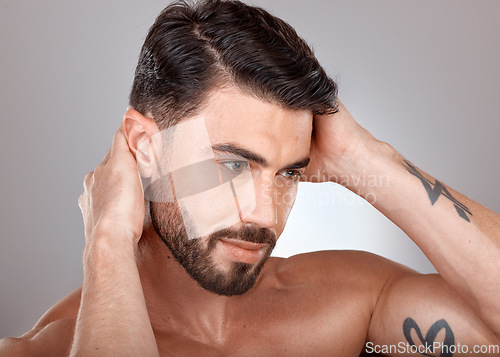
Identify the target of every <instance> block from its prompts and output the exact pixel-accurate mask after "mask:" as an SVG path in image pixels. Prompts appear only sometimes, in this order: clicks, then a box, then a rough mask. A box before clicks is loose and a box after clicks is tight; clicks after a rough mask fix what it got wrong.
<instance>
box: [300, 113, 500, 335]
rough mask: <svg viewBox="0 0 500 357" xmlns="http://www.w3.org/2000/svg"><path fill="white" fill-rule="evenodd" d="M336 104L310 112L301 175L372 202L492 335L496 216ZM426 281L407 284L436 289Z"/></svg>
mask: <svg viewBox="0 0 500 357" xmlns="http://www.w3.org/2000/svg"><path fill="white" fill-rule="evenodd" d="M339 109H340V110H339V112H338V113H336V114H334V115H333V116H321V117H316V118H315V123H314V125H315V128H314V137H313V141H312V144H311V158H312V161H311V165H310V167H308V171H307V172H306V175H307V179H308V180H309V181H315V182H318V181H320V182H321V181H334V182H337V183H340V184H342V185H344V186H346V187H347V188H349V189H350V190H352V191H353V192H355V193H357V194H359V195H360V196H362V197H364V198H365V199H367V201H368V202H370V203H372V204H373V205H374V206H375V207H376V208H377V209H378V210H379V211H381V212H382V213H383V214H384V215H385V216H387V217H388V218H389V219H390V220H391V221H393V222H394V223H395V224H397V225H398V226H399V227H400V228H401V229H402V230H403V231H404V232H405V233H407V234H408V236H409V237H410V238H411V239H412V240H413V241H415V243H416V244H417V245H418V246H419V247H420V249H422V251H423V252H424V253H425V255H426V256H427V257H428V258H429V260H430V261H431V262H432V263H433V264H434V266H435V267H436V269H437V270H438V272H439V274H440V275H441V277H442V278H443V279H444V280H445V282H446V284H447V286H449V287H450V289H452V291H454V292H456V293H458V294H459V295H460V298H461V299H463V301H465V302H466V303H467V305H468V306H469V307H470V308H471V309H472V311H474V314H476V315H477V316H478V317H479V319H480V320H481V321H483V322H484V323H485V324H486V326H487V327H488V328H489V329H490V331H491V332H493V333H495V334H496V335H497V338H498V335H499V334H500V284H499V283H498V282H499V281H500V216H499V215H498V214H496V213H494V212H492V211H490V210H488V209H487V208H485V207H483V206H481V205H480V204H478V203H476V202H474V201H472V200H470V199H468V198H467V197H465V196H463V195H461V194H460V193H458V192H456V191H454V190H452V189H451V188H449V187H447V186H445V185H444V184H442V183H440V182H439V181H437V180H435V179H433V178H432V177H430V176H429V175H427V174H425V173H423V172H422V171H421V170H419V169H417V168H416V167H415V166H414V165H412V164H411V163H410V162H409V161H407V160H405V159H404V158H403V157H402V156H401V155H399V154H398V153H397V152H396V151H395V150H394V149H393V148H392V147H391V146H390V145H388V144H386V143H383V142H380V141H378V140H376V139H375V138H374V137H373V136H371V135H370V134H369V133H368V132H367V131H366V130H365V129H363V128H361V127H360V126H359V125H358V124H357V123H356V122H355V121H354V119H353V118H352V116H351V115H350V114H349V113H348V112H347V110H346V109H345V107H344V106H343V105H342V104H341V103H340V105H339ZM373 178H376V180H374V179H373ZM373 182H378V183H380V184H379V185H374V184H373ZM397 279H399V277H398V278H397ZM438 279H440V278H438ZM431 280H432V279H429V278H427V280H426V279H423V280H422V279H420V280H419V279H417V280H414V284H417V285H421V284H423V285H424V286H427V285H432V286H434V287H436V288H437V289H438V291H439V284H437V285H436V284H435V283H434V282H431ZM395 281H396V278H395V279H394V281H393V282H394V284H392V283H391V284H389V285H390V287H391V288H388V289H386V291H392V293H393V294H395V295H398V294H399V293H400V290H399V289H402V287H403V286H405V288H408V286H407V285H405V284H406V282H405V283H404V284H403V283H401V284H399V283H398V284H396V283H395ZM399 281H400V282H401V281H402V280H399ZM442 290H443V294H444V295H443V296H448V295H449V294H448V293H445V292H444V290H446V289H444V288H443V289H442ZM379 303H381V302H379ZM392 303H394V301H392ZM399 303H400V304H405V302H403V301H399ZM442 306H443V308H446V305H445V304H442ZM455 307H456V306H455ZM437 320H438V319H436V321H437ZM402 324H403V321H401V325H402ZM497 343H498V341H497Z"/></svg>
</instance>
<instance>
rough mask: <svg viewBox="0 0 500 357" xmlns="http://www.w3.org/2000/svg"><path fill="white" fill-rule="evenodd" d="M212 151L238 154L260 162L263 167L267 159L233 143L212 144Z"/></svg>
mask: <svg viewBox="0 0 500 357" xmlns="http://www.w3.org/2000/svg"><path fill="white" fill-rule="evenodd" d="M212 150H213V151H217V152H220V153H228V154H234V155H238V156H240V157H242V158H244V159H247V160H250V161H253V162H255V163H257V164H260V165H262V166H264V167H266V166H267V165H268V163H267V160H266V159H264V158H263V157H262V156H260V155H258V154H256V153H253V152H251V151H248V150H245V149H243V148H240V147H237V146H235V145H233V144H219V145H214V146H212Z"/></svg>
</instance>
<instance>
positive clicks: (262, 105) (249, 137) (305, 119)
mask: <svg viewBox="0 0 500 357" xmlns="http://www.w3.org/2000/svg"><path fill="white" fill-rule="evenodd" d="M200 116H202V117H203V118H204V119H205V124H206V127H207V131H208V133H209V135H210V139H211V141H212V143H213V144H218V143H225V142H232V143H236V144H238V145H241V146H243V147H245V148H247V149H253V150H257V149H259V148H260V149H259V150H257V151H260V152H262V151H264V150H266V149H267V150H271V149H272V148H273V147H276V146H277V147H280V149H281V152H282V153H285V154H286V153H287V152H288V154H292V155H298V156H302V157H303V156H307V154H308V152H309V145H310V140H311V131H312V118H313V116H312V112H311V111H307V110H292V109H286V108H283V107H282V106H280V105H278V104H275V103H269V102H265V101H263V100H261V99H258V98H255V97H253V96H251V95H248V94H246V93H243V92H241V91H239V90H238V89H236V88H234V87H230V88H224V89H220V90H217V91H214V92H213V93H212V94H211V96H210V98H209V100H208V102H207V104H206V105H205V106H204V108H203V109H202V111H201V112H200ZM269 154H271V152H269Z"/></svg>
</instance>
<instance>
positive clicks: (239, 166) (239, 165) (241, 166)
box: [220, 161, 248, 174]
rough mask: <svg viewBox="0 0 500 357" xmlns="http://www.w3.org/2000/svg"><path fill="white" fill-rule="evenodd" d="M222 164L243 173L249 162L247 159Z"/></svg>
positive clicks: (235, 171)
mask: <svg viewBox="0 0 500 357" xmlns="http://www.w3.org/2000/svg"><path fill="white" fill-rule="evenodd" d="M220 164H221V165H223V166H224V167H226V168H227V169H229V170H231V171H232V172H234V173H237V174H240V173H242V172H243V171H245V170H246V169H247V168H248V162H246V161H225V162H221V163H220Z"/></svg>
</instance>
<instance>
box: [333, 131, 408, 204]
mask: <svg viewBox="0 0 500 357" xmlns="http://www.w3.org/2000/svg"><path fill="white" fill-rule="evenodd" d="M402 161H403V158H402V156H401V155H400V154H399V153H398V152H397V151H396V150H395V149H394V148H393V147H392V146H391V145H389V144H387V143H385V142H383V141H379V140H376V139H373V140H369V141H366V142H363V143H361V144H359V145H358V147H357V148H356V152H355V155H353V156H352V157H351V158H347V159H346V160H345V161H344V165H343V166H342V168H341V169H340V170H337V171H334V172H335V173H334V174H333V175H331V176H330V177H329V181H332V182H336V183H339V184H341V185H342V186H344V187H346V188H348V189H349V190H351V191H353V192H354V193H356V194H358V195H360V196H361V197H363V198H365V199H367V200H368V201H369V202H371V201H372V200H370V196H371V195H375V194H377V193H378V192H379V191H380V190H381V189H384V188H387V187H388V185H389V182H390V177H391V176H392V175H391V172H393V170H400V169H401V167H400V166H401V162H402Z"/></svg>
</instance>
